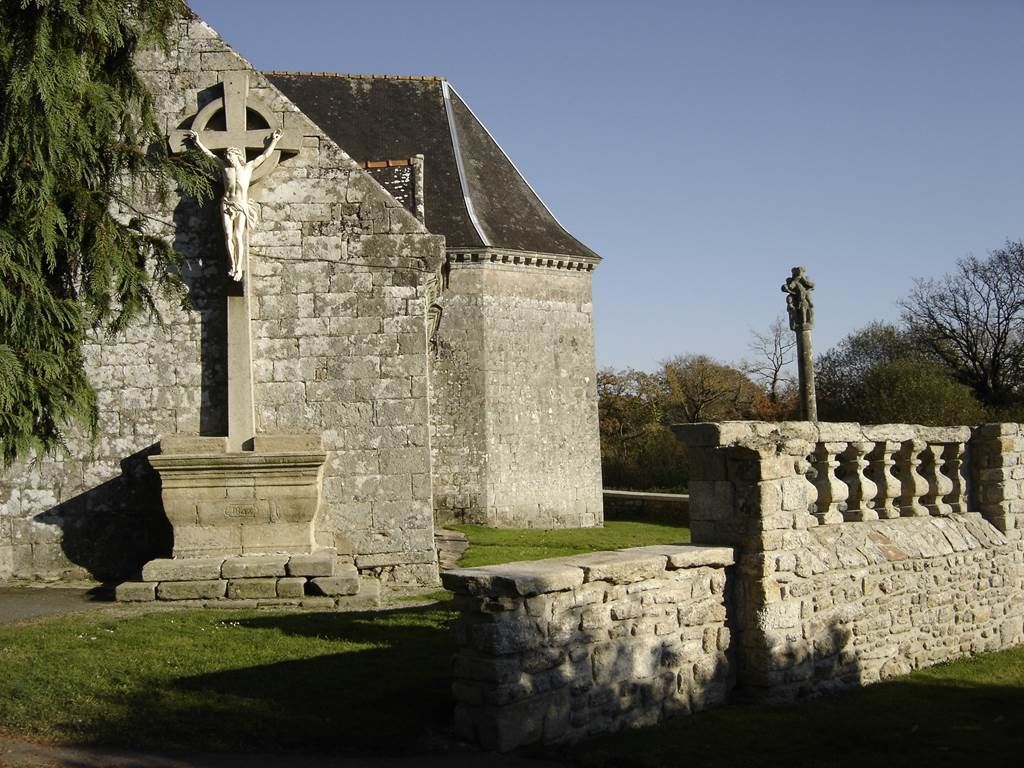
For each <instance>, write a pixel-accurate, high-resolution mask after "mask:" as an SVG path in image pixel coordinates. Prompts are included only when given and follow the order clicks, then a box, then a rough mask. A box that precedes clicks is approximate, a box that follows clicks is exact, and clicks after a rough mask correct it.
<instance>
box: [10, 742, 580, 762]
mask: <svg viewBox="0 0 1024 768" xmlns="http://www.w3.org/2000/svg"><path fill="white" fill-rule="evenodd" d="M481 766H486V768H562V767H561V766H560V764H559V763H551V762H546V761H540V760H528V759H526V758H521V757H514V756H510V755H498V754H495V753H493V752H443V753H436V754H431V755H417V756H414V757H367V758H359V757H355V758H336V757H335V758H330V757H294V756H282V755H265V754H264V755H239V754H211V753H203V754H198V753H197V754H191V755H187V754H176V755H175V754H170V753H158V752H131V751H127V750H114V749H96V748H91V747H90V748H85V747H50V746H43V745H40V744H29V743H27V742H21V741H14V740H12V739H4V738H2V737H0V767H2V768H480V767H481Z"/></svg>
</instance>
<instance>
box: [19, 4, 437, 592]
mask: <svg viewBox="0 0 1024 768" xmlns="http://www.w3.org/2000/svg"><path fill="white" fill-rule="evenodd" d="M180 33H181V34H180V39H179V40H177V42H176V44H175V46H174V49H173V50H172V51H171V53H170V55H167V56H165V55H163V54H160V53H152V52H147V53H146V54H144V55H143V56H142V57H140V60H139V65H140V68H141V70H142V74H143V77H144V79H145V80H146V82H147V83H148V84H149V85H150V87H151V89H152V90H153V92H154V100H155V105H156V107H157V109H158V111H159V113H160V115H161V117H162V119H163V120H164V121H165V124H166V126H167V128H168V130H173V129H175V128H178V127H182V122H183V121H187V118H189V117H190V116H191V115H193V114H194V113H195V112H196V109H197V107H201V106H203V105H204V104H205V103H207V102H208V101H210V100H211V99H213V98H216V97H218V96H219V95H220V93H219V86H218V82H219V81H220V79H221V77H222V73H223V72H227V71H238V70H248V77H249V84H250V88H249V95H248V97H249V99H250V100H254V99H258V100H259V101H260V102H262V104H263V105H265V106H266V107H268V108H269V110H270V111H271V112H272V113H273V114H274V115H275V116H276V117H277V118H278V119H279V120H280V122H281V123H282V125H283V127H284V128H285V129H286V130H292V131H296V132H299V133H301V134H302V137H303V138H302V142H301V150H300V151H299V152H298V154H297V155H294V156H292V157H286V158H285V159H284V161H283V162H282V163H281V164H280V165H278V167H277V168H276V169H275V170H274V171H273V173H272V174H271V175H269V176H268V177H267V178H266V179H264V180H262V181H261V182H260V183H259V184H258V185H255V186H254V187H253V189H252V195H253V198H254V199H255V200H256V201H257V202H258V203H259V208H260V219H261V221H260V224H259V227H258V229H257V230H256V231H255V232H254V233H253V235H252V237H251V257H252V267H251V281H252V285H251V288H252V292H253V301H252V326H251V327H252V340H253V353H254V354H253V358H254V381H255V385H254V389H255V402H256V421H257V433H262V434H272V433H284V432H288V433H302V434H317V433H322V435H323V441H324V447H325V449H326V450H327V452H328V458H327V462H326V464H325V467H324V479H323V504H322V508H321V519H322V521H321V524H320V525H319V526H318V533H317V539H318V542H319V543H320V544H322V545H327V546H330V545H334V544H337V545H338V546H339V548H341V549H345V548H347V547H349V545H351V551H352V552H353V554H354V556H355V559H356V563H357V565H358V566H359V567H360V568H361V570H362V571H363V572H364V574H372V575H376V576H380V577H382V578H384V579H391V580H396V581H399V582H403V583H419V582H433V581H435V580H436V568H435V566H434V565H433V559H434V553H433V544H432V531H433V526H432V515H431V488H430V453H429V439H428V434H427V424H428V404H427V389H428V387H427V359H426V355H427V348H426V338H425V326H424V313H425V309H426V307H425V290H426V288H425V285H424V282H425V278H426V275H427V274H428V273H431V272H433V271H434V269H435V268H436V266H437V265H438V263H439V262H440V260H441V258H442V254H443V240H442V238H440V237H436V236H432V235H429V234H427V233H426V232H425V230H424V229H423V227H422V225H421V224H420V223H419V222H418V221H417V220H416V219H415V218H414V217H413V216H412V215H411V214H409V213H408V211H406V210H405V209H403V208H402V207H401V206H400V205H398V203H396V202H395V201H394V200H393V199H392V198H391V197H389V196H388V195H387V194H386V193H385V192H384V191H383V190H382V189H381V188H380V187H379V186H378V185H377V184H376V182H374V181H373V180H372V179H371V178H370V177H369V176H367V175H366V173H365V172H363V171H362V170H361V169H360V168H359V167H358V166H357V165H356V164H355V163H354V162H353V161H352V160H351V159H350V158H349V157H348V156H347V155H346V154H345V153H344V152H343V151H342V150H341V149H339V148H338V147H337V146H336V145H334V144H333V142H331V141H330V140H329V139H328V138H327V137H326V136H325V135H324V134H323V133H322V132H321V131H320V130H319V129H318V128H317V127H316V126H315V125H313V124H312V123H310V122H309V121H308V120H307V119H306V118H305V117H304V116H303V115H302V114H301V113H299V112H298V110H297V109H296V108H295V107H294V106H293V105H292V104H291V103H290V102H288V100H287V99H285V98H284V97H283V96H281V94H280V93H279V92H278V91H277V90H276V89H274V88H273V87H271V86H270V85H269V83H267V81H266V80H265V79H264V78H263V77H262V76H261V75H259V73H257V72H255V71H252V70H251V68H250V67H249V66H248V64H247V63H246V62H245V61H244V60H243V59H241V58H240V57H239V56H238V55H237V54H236V53H234V52H233V51H232V50H231V49H230V48H229V47H228V46H226V45H225V44H224V43H223V41H221V40H220V39H219V38H218V37H217V36H216V34H215V33H214V32H213V31H212V30H211V29H210V28H209V27H208V26H207V25H206V24H204V23H202V22H199V21H195V22H190V23H187V24H182V25H181V27H180ZM146 212H147V213H149V214H151V215H153V216H154V217H156V218H157V219H159V220H161V221H162V222H163V225H164V229H165V230H166V231H167V232H168V234H169V235H171V234H172V233H173V236H174V239H175V245H176V247H177V248H178V249H179V250H180V251H181V252H182V253H184V254H185V256H186V257H187V261H186V264H185V266H184V276H185V282H186V284H187V286H188V289H189V296H190V300H191V304H192V306H191V308H189V309H182V308H179V307H177V306H172V305H168V306H164V307H162V315H163V319H164V325H163V327H161V326H160V325H159V324H157V323H155V322H153V321H149V320H142V321H141V322H140V323H139V324H137V325H135V326H134V327H132V328H130V329H129V330H128V331H126V332H125V333H124V334H121V335H120V336H118V337H116V338H113V339H95V340H93V341H91V342H90V344H89V346H88V360H89V362H88V365H89V372H90V375H91V378H92V381H93V383H94V385H95V386H96V389H97V394H98V398H99V404H100V408H101V427H100V434H99V436H98V439H97V441H96V442H95V443H94V444H90V443H89V441H88V440H87V439H85V438H82V437H79V438H75V439H73V440H72V442H71V444H70V446H69V448H70V453H69V456H68V457H58V458H47V459H45V460H43V461H41V462H39V463H37V464H33V465H20V466H16V467H13V468H12V469H11V470H9V471H7V472H5V473H3V474H2V475H0V578H9V577H12V576H13V577H17V578H56V577H61V576H64V577H66V576H70V575H79V576H81V575H86V574H91V575H94V576H100V577H103V578H120V577H124V576H128V575H130V574H131V573H132V572H133V571H134V570H137V569H138V567H140V566H141V564H142V563H143V562H145V561H146V560H148V559H150V558H152V557H155V556H161V555H163V556H166V555H167V554H169V551H170V532H169V528H168V526H167V523H166V520H164V519H163V514H162V512H161V507H160V497H159V481H158V479H157V478H156V476H155V473H154V472H153V471H152V470H151V469H150V467H149V465H148V462H147V461H146V456H147V455H149V454H152V453H154V452H155V451H156V450H157V444H158V442H159V441H160V439H161V438H162V437H164V436H166V435H170V434H175V433H180V434H207V435H222V434H225V431H226V422H227V417H226V412H225V407H224V393H225V392H226V351H225V349H226V338H227V337H226V330H225V323H226V317H225V315H226V313H225V308H224V291H225V280H226V277H225V275H226V271H227V267H226V256H225V249H224V245H223V234H222V232H221V229H220V222H219V216H218V210H217V204H216V203H215V202H214V203H211V204H209V205H207V206H205V207H203V208H198V207H197V206H196V205H195V204H194V203H193V202H192V201H189V200H180V201H176V203H175V204H174V205H172V209H171V210H162V209H158V208H151V209H149V210H147V211H146Z"/></svg>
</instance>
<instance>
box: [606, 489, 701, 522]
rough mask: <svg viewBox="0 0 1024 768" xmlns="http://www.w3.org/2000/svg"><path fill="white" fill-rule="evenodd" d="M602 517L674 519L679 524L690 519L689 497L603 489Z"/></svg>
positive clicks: (685, 495)
mask: <svg viewBox="0 0 1024 768" xmlns="http://www.w3.org/2000/svg"><path fill="white" fill-rule="evenodd" d="M601 494H602V496H604V517H605V519H606V520H609V519H612V520H613V519H615V518H617V517H629V518H631V519H632V518H636V517H652V518H666V517H669V518H674V519H676V520H678V521H679V522H687V521H688V520H689V519H690V497H689V496H688V495H687V494H685V493H649V492H646V491H612V490H609V489H607V488H605V489H604V490H603V491H602V492H601Z"/></svg>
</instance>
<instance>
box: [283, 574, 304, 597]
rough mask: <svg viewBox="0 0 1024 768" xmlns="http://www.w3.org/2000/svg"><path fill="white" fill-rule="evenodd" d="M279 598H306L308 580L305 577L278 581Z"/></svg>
mask: <svg viewBox="0 0 1024 768" xmlns="http://www.w3.org/2000/svg"><path fill="white" fill-rule="evenodd" d="M277 596H278V597H286V598H302V597H305V596H306V579H305V577H304V576H285V577H284V578H282V579H278V580H277Z"/></svg>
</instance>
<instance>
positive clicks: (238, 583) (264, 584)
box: [227, 577, 278, 600]
mask: <svg viewBox="0 0 1024 768" xmlns="http://www.w3.org/2000/svg"><path fill="white" fill-rule="evenodd" d="M227 597H228V599H229V600H256V599H259V598H270V597H278V593H277V579H275V578H270V577H267V578H248V579H229V580H228V589H227Z"/></svg>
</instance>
